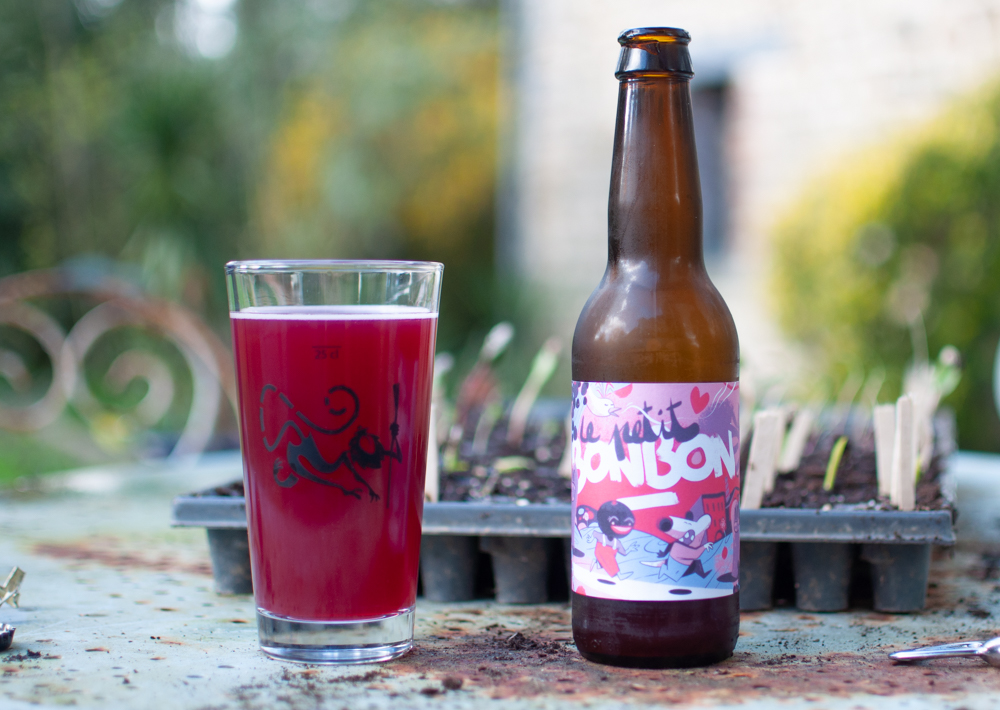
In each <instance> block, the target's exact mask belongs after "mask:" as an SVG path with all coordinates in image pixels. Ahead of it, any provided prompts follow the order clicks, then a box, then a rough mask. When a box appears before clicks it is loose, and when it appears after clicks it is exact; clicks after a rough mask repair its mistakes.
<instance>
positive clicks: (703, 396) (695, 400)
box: [691, 387, 709, 414]
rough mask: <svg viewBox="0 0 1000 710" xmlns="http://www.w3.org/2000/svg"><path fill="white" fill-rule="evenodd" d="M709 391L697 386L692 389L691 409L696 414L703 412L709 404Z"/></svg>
mask: <svg viewBox="0 0 1000 710" xmlns="http://www.w3.org/2000/svg"><path fill="white" fill-rule="evenodd" d="M708 399H709V397H708V392H702V391H701V390H699V389H698V388H697V387H695V388H694V389H693V390H691V409H693V410H694V413H695V414H701V412H702V410H703V409H705V407H707V406H708Z"/></svg>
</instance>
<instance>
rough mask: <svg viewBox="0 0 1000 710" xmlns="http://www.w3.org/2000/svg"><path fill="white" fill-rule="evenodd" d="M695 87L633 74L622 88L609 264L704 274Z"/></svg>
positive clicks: (679, 79)
mask: <svg viewBox="0 0 1000 710" xmlns="http://www.w3.org/2000/svg"><path fill="white" fill-rule="evenodd" d="M701 209H702V208H701V184H700V180H699V176H698V157H697V153H696V152H695V145H694V121H693V118H692V115H691V89H690V82H689V80H688V77H686V76H683V75H677V74H670V75H664V74H658V75H648V74H647V75H638V76H636V75H630V76H628V77H626V78H623V79H622V81H621V85H620V88H619V92H618V120H617V124H616V126H615V147H614V157H613V160H612V164H611V197H610V200H609V203H608V264H609V267H610V268H612V269H615V268H617V267H619V266H635V267H640V268H641V266H642V264H643V262H644V263H645V268H648V269H650V270H652V271H655V272H656V273H658V274H659V275H660V276H661V277H664V276H669V275H680V274H682V273H684V272H691V271H704V268H705V265H704V256H703V252H702V232H701V230H702V215H701Z"/></svg>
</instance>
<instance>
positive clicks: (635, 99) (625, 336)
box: [572, 28, 739, 668]
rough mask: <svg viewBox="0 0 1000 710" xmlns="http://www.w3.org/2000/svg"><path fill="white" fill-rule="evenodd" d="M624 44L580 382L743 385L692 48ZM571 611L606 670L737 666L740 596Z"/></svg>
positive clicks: (683, 42) (641, 40) (579, 636)
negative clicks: (710, 231)
mask: <svg viewBox="0 0 1000 710" xmlns="http://www.w3.org/2000/svg"><path fill="white" fill-rule="evenodd" d="M618 41H619V43H620V44H621V45H622V53H621V58H620V60H619V64H618V70H617V72H616V74H615V76H616V77H617V78H618V79H619V80H620V82H621V83H620V89H619V94H618V118H617V125H616V127H615V143H614V157H613V161H612V169H611V195H610V200H609V205H608V266H607V270H606V271H605V274H604V277H603V279H602V280H601V283H600V284H599V285H598V287H597V288H596V290H595V291H594V292H593V294H592V295H591V297H590V299H589V300H588V301H587V304H586V306H585V307H584V309H583V312H582V313H581V314H580V319H579V321H578V323H577V326H576V333H575V335H574V337H573V379H574V380H576V381H579V382H653V383H658V382H668V383H669V382H678V383H699V382H706V383H707V382H735V381H736V380H738V378H739V344H738V341H737V335H736V327H735V325H734V323H733V319H732V316H731V315H730V312H729V309H728V308H727V306H726V304H725V302H724V301H723V300H722V297H721V296H720V295H719V292H718V291H717V290H716V289H715V287H714V286H713V285H712V283H711V281H710V280H709V277H708V273H707V272H706V270H705V264H704V258H703V253H702V205H701V187H700V183H699V176H698V163H697V156H696V152H695V143H694V125H693V121H692V115H691V93H690V86H689V83H690V79H691V77H692V76H693V71H692V68H691V59H690V55H689V53H688V48H687V45H688V42H689V41H690V37H689V35H688V34H687V32H685V31H684V30H679V29H670V28H654V29H634V30H628V31H626V32H623V33H622V34H621V36H620V37H619V38H618ZM736 589H737V590H738V585H736ZM572 604H573V637H574V639H575V641H576V645H577V648H578V649H579V650H580V653H582V654H583V656H584V657H585V658H587V659H589V660H592V661H596V662H599V663H607V664H611V665H619V666H631V667H645V668H664V667H682V666H696V665H706V664H709V663H714V662H718V661H721V660H723V659H725V658H728V657H729V656H730V655H732V652H733V648H734V646H735V645H736V638H737V635H738V633H739V592H738V591H736V592H735V593H734V594H732V595H729V596H724V597H719V598H714V599H705V600H690V601H681V600H678V601H663V602H661V601H620V600H612V599H603V598H599V597H594V596H583V595H581V594H577V593H576V592H572Z"/></svg>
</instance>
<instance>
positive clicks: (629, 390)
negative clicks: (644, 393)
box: [615, 385, 632, 397]
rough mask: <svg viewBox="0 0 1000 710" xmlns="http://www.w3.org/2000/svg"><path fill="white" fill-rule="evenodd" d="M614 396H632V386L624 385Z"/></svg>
mask: <svg viewBox="0 0 1000 710" xmlns="http://www.w3.org/2000/svg"><path fill="white" fill-rule="evenodd" d="M615 394H616V395H618V396H619V397H628V396H629V395H630V394H632V385H625V386H624V387H622V388H621V389H617V390H615Z"/></svg>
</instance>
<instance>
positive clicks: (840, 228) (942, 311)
mask: <svg viewBox="0 0 1000 710" xmlns="http://www.w3.org/2000/svg"><path fill="white" fill-rule="evenodd" d="M998 195H1000V86H998V85H992V86H989V87H986V88H984V89H982V90H981V91H979V92H978V93H976V94H975V95H974V96H971V97H968V98H965V99H963V100H961V101H959V102H957V103H956V104H955V105H954V106H953V107H951V108H950V110H948V111H947V113H946V114H945V115H943V116H942V117H940V118H939V119H938V120H936V121H934V122H933V123H931V124H930V125H928V126H926V127H924V128H923V129H922V130H920V131H918V132H915V133H914V134H912V135H909V136H906V137H904V138H902V139H900V140H899V141H898V142H897V143H896V144H895V145H893V146H891V147H888V148H880V149H876V150H871V151H868V152H865V153H862V154H860V155H858V156H854V157H853V158H852V160H851V161H850V163H849V164H847V165H845V166H844V167H843V168H842V169H841V170H839V171H837V172H836V173H834V174H832V175H829V176H827V177H826V178H824V179H823V180H821V181H820V182H818V183H817V184H816V185H814V186H813V187H812V188H811V189H810V190H809V191H808V192H807V194H806V195H805V196H804V197H803V198H802V199H801V201H800V202H799V203H798V204H797V206H796V207H795V209H794V210H793V211H792V212H791V214H789V215H788V217H787V218H786V219H785V221H784V222H783V223H782V225H781V226H780V227H779V229H778V230H777V232H776V235H775V236H776V239H775V256H776V259H775V271H774V278H773V286H774V294H775V297H776V302H777V305H778V309H779V312H780V316H781V319H782V322H783V324H784V326H785V327H786V329H787V330H788V332H789V333H790V334H792V335H794V336H795V337H797V338H800V339H801V340H803V341H804V342H805V343H807V345H808V346H809V347H810V348H811V354H812V361H813V363H814V364H815V367H816V370H817V371H818V372H821V373H824V374H825V376H826V379H827V383H828V385H829V386H830V387H831V388H832V387H833V386H836V385H837V383H838V382H840V381H843V380H844V379H845V377H846V376H847V374H848V373H849V372H851V371H855V372H857V371H859V370H870V369H872V368H875V367H878V366H880V365H882V366H884V367H885V368H886V371H887V373H888V375H889V378H888V380H887V383H886V386H885V387H884V388H883V390H882V394H881V396H880V399H881V400H882V401H889V398H890V397H894V396H896V395H897V394H898V392H899V389H900V384H901V381H902V373H903V370H904V368H905V367H906V365H907V364H908V363H909V362H910V361H911V360H913V358H914V357H916V358H920V357H925V356H926V355H927V354H929V355H930V357H931V358H933V357H934V356H935V355H936V354H937V353H938V351H939V350H940V349H941V348H942V347H943V346H945V345H948V344H952V345H955V346H956V347H957V348H958V349H959V351H960V352H961V354H962V357H963V361H964V368H963V369H964V374H963V378H962V380H961V383H960V384H959V386H958V388H957V389H956V390H955V391H954V392H953V393H952V394H951V395H950V396H949V397H948V398H947V399H946V400H945V402H944V403H945V404H948V405H951V406H953V407H954V408H955V410H956V412H957V417H958V432H959V444H960V446H961V447H963V448H969V449H977V450H988V451H997V450H1000V418H998V416H997V411H996V406H995V404H994V398H993V361H994V356H995V353H996V350H997V343H998V339H1000V200H998ZM925 336H926V341H925V340H924V338H925ZM925 349H926V351H925ZM927 351H929V353H928V352H927Z"/></svg>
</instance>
